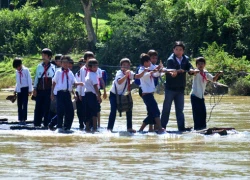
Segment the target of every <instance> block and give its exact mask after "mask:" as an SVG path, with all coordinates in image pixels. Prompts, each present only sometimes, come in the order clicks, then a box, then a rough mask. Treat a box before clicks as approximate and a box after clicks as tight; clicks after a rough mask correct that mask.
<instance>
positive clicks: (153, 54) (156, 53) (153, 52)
mask: <svg viewBox="0 0 250 180" xmlns="http://www.w3.org/2000/svg"><path fill="white" fill-rule="evenodd" d="M148 55H149V56H150V57H152V56H158V52H157V51H156V50H154V49H150V50H149V51H148Z"/></svg>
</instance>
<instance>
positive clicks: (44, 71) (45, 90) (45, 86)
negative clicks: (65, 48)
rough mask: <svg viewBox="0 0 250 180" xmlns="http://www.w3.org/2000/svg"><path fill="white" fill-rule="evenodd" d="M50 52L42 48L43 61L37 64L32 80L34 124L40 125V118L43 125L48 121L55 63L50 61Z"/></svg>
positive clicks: (45, 125) (46, 124)
mask: <svg viewBox="0 0 250 180" xmlns="http://www.w3.org/2000/svg"><path fill="white" fill-rule="evenodd" d="M51 57H52V52H51V50H50V49H48V48H45V49H43V50H42V59H43V62H42V63H40V64H39V65H38V66H37V69H36V76H35V81H34V90H33V96H34V97H36V105H35V115H34V126H41V123H42V118H44V119H43V125H44V127H47V126H48V123H49V110H50V102H51V100H50V94H51V87H52V78H53V77H54V75H55V65H53V64H52V63H51Z"/></svg>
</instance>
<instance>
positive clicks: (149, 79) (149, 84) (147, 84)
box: [138, 66, 160, 93]
mask: <svg viewBox="0 0 250 180" xmlns="http://www.w3.org/2000/svg"><path fill="white" fill-rule="evenodd" d="M150 68H151V66H150ZM150 68H149V69H150ZM144 69H145V67H144V66H141V67H140V69H139V72H138V73H139V74H140V73H142V72H143V71H144ZM150 70H153V69H150ZM159 76H160V73H159V72H155V73H153V74H152V75H151V74H150V72H145V73H144V75H143V76H142V77H141V79H140V81H141V86H140V87H141V89H142V92H143V93H153V92H154V91H155V83H154V77H159Z"/></svg>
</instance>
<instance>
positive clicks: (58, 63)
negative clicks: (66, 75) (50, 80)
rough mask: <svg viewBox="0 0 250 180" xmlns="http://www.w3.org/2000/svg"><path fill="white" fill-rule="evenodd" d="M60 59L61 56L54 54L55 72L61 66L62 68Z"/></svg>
mask: <svg viewBox="0 0 250 180" xmlns="http://www.w3.org/2000/svg"><path fill="white" fill-rule="evenodd" d="M61 57H62V54H56V55H55V68H56V71H57V70H59V69H60V68H61V66H62V63H61Z"/></svg>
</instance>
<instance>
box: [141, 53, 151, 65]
mask: <svg viewBox="0 0 250 180" xmlns="http://www.w3.org/2000/svg"><path fill="white" fill-rule="evenodd" d="M140 60H141V65H144V62H147V61H150V57H149V55H148V54H146V53H142V54H141V56H140Z"/></svg>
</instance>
